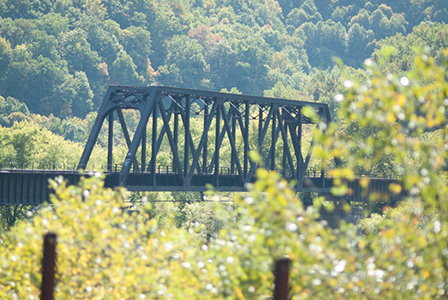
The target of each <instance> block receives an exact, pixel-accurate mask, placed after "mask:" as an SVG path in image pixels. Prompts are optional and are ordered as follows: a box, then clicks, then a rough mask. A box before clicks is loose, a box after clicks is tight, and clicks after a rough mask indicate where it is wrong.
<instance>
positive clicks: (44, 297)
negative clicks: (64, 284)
mask: <svg viewBox="0 0 448 300" xmlns="http://www.w3.org/2000/svg"><path fill="white" fill-rule="evenodd" d="M55 273H56V234H54V233H47V234H46V235H45V237H44V258H43V262H42V287H41V294H40V299H41V300H53V299H54V296H53V293H54V284H55Z"/></svg>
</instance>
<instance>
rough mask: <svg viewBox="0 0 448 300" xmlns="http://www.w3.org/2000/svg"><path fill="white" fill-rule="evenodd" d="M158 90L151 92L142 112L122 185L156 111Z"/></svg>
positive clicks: (122, 177) (129, 152)
mask: <svg viewBox="0 0 448 300" xmlns="http://www.w3.org/2000/svg"><path fill="white" fill-rule="evenodd" d="M157 94H158V91H157V89H153V90H151V92H150V94H149V97H148V98H147V99H146V103H145V105H144V107H143V109H142V110H140V116H141V117H140V121H139V122H138V126H137V130H136V131H135V134H134V137H133V139H132V142H131V146H130V147H129V151H128V153H127V155H126V158H125V160H124V163H123V168H122V169H121V172H120V180H119V181H120V185H121V186H126V180H127V178H128V175H129V171H130V169H131V161H133V160H134V158H135V154H136V153H137V148H138V145H139V144H140V141H141V139H142V135H143V131H144V130H146V125H147V124H148V120H149V116H150V115H151V113H152V112H153V110H154V106H155V104H156V101H157V96H158V95H157Z"/></svg>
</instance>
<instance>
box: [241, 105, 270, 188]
mask: <svg viewBox="0 0 448 300" xmlns="http://www.w3.org/2000/svg"><path fill="white" fill-rule="evenodd" d="M273 113H274V107H273V106H271V109H270V110H269V113H268V116H267V117H266V121H265V123H264V126H263V130H262V131H261V133H260V135H259V140H258V150H259V151H260V150H261V147H262V146H263V142H264V138H265V136H266V133H267V131H268V127H269V123H270V121H271V118H272V115H273ZM258 129H260V128H258ZM254 174H255V163H254V162H252V163H251V166H250V170H249V174H248V175H247V177H246V180H245V182H248V181H250V179H251V178H252V176H254Z"/></svg>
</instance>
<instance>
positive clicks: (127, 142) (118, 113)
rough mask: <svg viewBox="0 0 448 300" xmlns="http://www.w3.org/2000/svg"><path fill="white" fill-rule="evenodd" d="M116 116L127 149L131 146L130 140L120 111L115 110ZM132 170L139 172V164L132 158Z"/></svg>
mask: <svg viewBox="0 0 448 300" xmlns="http://www.w3.org/2000/svg"><path fill="white" fill-rule="evenodd" d="M117 115H118V119H119V120H120V125H121V129H122V131H123V135H124V139H125V140H126V145H127V146H128V149H129V147H130V145H131V138H130V137H129V132H128V127H127V126H126V122H125V120H124V116H123V112H122V111H121V109H120V108H119V109H117ZM133 163H134V168H135V169H136V170H137V172H139V163H138V161H137V158H136V157H135V158H134V162H133Z"/></svg>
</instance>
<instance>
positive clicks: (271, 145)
mask: <svg viewBox="0 0 448 300" xmlns="http://www.w3.org/2000/svg"><path fill="white" fill-rule="evenodd" d="M124 110H135V111H137V112H138V114H139V116H140V117H139V120H138V125H137V127H136V129H135V132H129V126H128V125H127V120H126V118H125V116H124V114H123V111H124ZM305 110H308V112H309V111H312V112H313V113H312V114H309V113H305ZM116 118H118V119H116ZM106 119H107V120H108V123H107V125H106V126H107V130H106V131H107V141H108V143H107V145H108V146H107V150H108V154H107V158H105V165H106V166H107V167H106V168H105V170H104V174H105V176H106V186H108V187H115V186H124V187H126V188H127V189H128V190H130V191H204V190H205V188H206V185H208V184H210V185H212V186H214V187H215V188H216V189H217V190H220V191H244V190H245V185H246V184H248V183H251V182H254V180H255V170H256V168H257V165H256V164H255V163H254V162H252V161H251V160H250V159H249V152H250V151H251V150H255V151H258V152H259V153H260V155H261V160H262V164H263V165H264V167H265V168H267V169H270V170H281V171H280V173H281V174H282V175H283V176H284V177H285V178H286V179H288V180H294V181H295V182H296V191H297V192H304V193H318V194H327V195H328V194H330V188H331V187H332V186H333V179H332V178H327V177H325V172H324V171H318V172H317V174H316V172H315V171H314V170H312V169H311V167H310V161H311V159H312V155H313V150H314V141H312V140H311V141H309V140H305V139H304V133H305V132H308V134H309V133H310V130H311V128H312V127H316V126H317V127H318V128H319V129H320V130H325V129H326V128H327V126H328V124H329V123H330V122H331V115H330V111H329V109H328V105H327V104H324V103H316V102H304V101H293V100H285V99H274V98H267V97H257V96H248V95H238V94H227V93H218V92H211V91H201V90H191V89H183V88H172V87H163V86H150V87H134V86H110V87H109V88H108V90H107V92H106V94H105V97H104V100H103V103H102V105H101V107H100V109H99V111H98V116H97V119H96V121H95V123H94V125H93V127H92V131H91V133H90V135H89V138H88V140H87V143H86V146H85V149H84V151H83V154H82V156H81V158H80V161H79V164H78V166H77V168H76V169H77V170H70V171H65V170H57V169H56V170H36V169H33V168H31V167H30V166H25V167H24V168H20V169H17V168H13V167H10V168H5V167H3V168H1V167H0V204H39V203H42V202H44V201H47V200H48V199H49V198H48V195H49V193H50V191H49V190H48V188H47V185H48V179H49V178H54V177H56V176H59V175H62V176H64V178H66V179H67V180H68V181H69V183H70V184H76V183H77V182H78V181H79V178H80V176H81V175H80V173H79V170H84V169H92V166H91V163H90V162H89V159H90V156H91V154H92V151H93V149H94V147H95V145H96V144H97V141H98V137H99V135H100V131H101V128H102V127H103V123H104V122H105V120H106ZM193 119H194V124H195V125H194V128H193V127H192V125H191V124H192V123H193ZM114 120H118V123H119V124H120V127H121V131H122V136H123V137H124V139H125V142H126V145H127V146H128V151H127V153H126V156H125V157H124V158H123V161H120V162H117V161H114V155H113V150H114V138H117V135H116V134H114V132H116V129H115V128H114V123H117V122H114ZM134 121H135V120H134ZM198 124H200V125H198ZM198 127H199V128H198ZM193 132H195V133H194V134H193ZM198 132H199V133H198ZM162 148H163V149H162ZM229 149H230V150H229ZM162 152H164V153H163V155H162ZM167 153H169V157H170V161H169V165H166V155H167ZM224 153H227V155H224ZM137 154H138V155H137ZM163 163H165V165H164V164H163ZM334 165H335V166H337V165H340V162H339V161H338V160H337V159H335V160H334ZM223 166H225V167H223ZM392 182H396V180H394V179H375V178H372V179H370V186H369V188H370V190H369V191H368V193H367V194H365V193H362V192H361V190H362V189H361V186H360V182H359V179H356V180H354V181H352V182H349V185H352V186H350V191H351V192H350V195H349V196H350V197H352V198H353V199H356V201H365V200H366V199H367V198H368V197H369V193H370V194H371V193H379V194H382V195H384V196H385V198H389V199H390V200H391V201H394V199H395V198H397V197H400V195H392V194H391V193H389V184H390V183H392Z"/></svg>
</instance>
